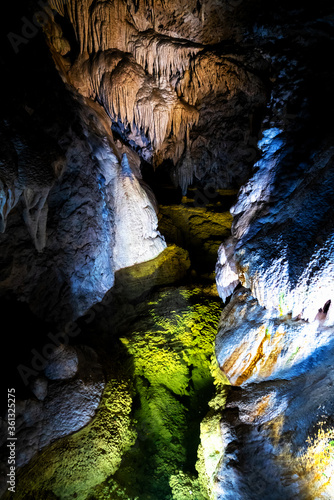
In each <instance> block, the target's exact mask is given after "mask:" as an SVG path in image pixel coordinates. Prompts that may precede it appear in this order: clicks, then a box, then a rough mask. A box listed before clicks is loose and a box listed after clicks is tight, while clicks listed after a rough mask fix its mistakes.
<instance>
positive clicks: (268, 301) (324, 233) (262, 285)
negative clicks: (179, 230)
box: [217, 129, 334, 321]
mask: <svg viewBox="0 0 334 500" xmlns="http://www.w3.org/2000/svg"><path fill="white" fill-rule="evenodd" d="M260 147H261V148H262V151H263V157H262V159H261V160H260V161H259V162H258V163H257V164H256V165H255V167H256V168H257V171H256V173H255V174H254V176H253V177H252V178H251V180H250V181H249V182H248V183H247V184H246V185H245V186H244V187H243V188H242V189H241V191H240V194H239V198H238V202H237V203H236V205H235V206H234V207H233V208H232V210H231V213H232V215H233V217H234V220H233V225H232V239H231V240H229V242H228V243H225V244H224V245H223V246H222V248H221V251H220V255H221V257H220V261H218V266H217V284H218V287H219V290H220V291H221V295H222V297H224V298H225V297H226V295H227V292H226V290H229V291H230V290H231V287H230V284H231V283H234V284H235V283H236V281H237V280H239V281H240V282H241V283H242V285H243V286H245V287H246V288H250V289H251V290H252V293H253V296H254V297H256V298H257V299H258V300H259V302H260V304H261V305H263V306H264V307H266V308H267V309H268V310H276V311H277V312H278V311H280V312H284V313H288V312H291V313H292V316H293V317H300V318H303V319H305V320H309V321H313V320H314V319H315V317H316V315H317V313H318V311H319V309H323V308H324V306H325V304H326V303H327V301H328V300H332V296H333V293H334V289H333V278H332V277H333V275H334V269H333V225H332V219H333V216H332V211H333V207H332V201H331V200H332V196H333V193H332V190H331V185H332V177H333V171H334V169H333V154H334V150H333V148H332V147H331V146H328V144H324V145H323V146H322V148H321V149H320V150H319V151H317V152H314V154H313V155H312V157H311V158H310V159H309V161H308V163H302V164H299V165H297V166H296V168H295V169H292V167H291V166H290V161H292V158H289V157H291V155H293V153H292V151H291V150H290V149H289V148H288V146H287V145H286V143H285V141H284V134H283V133H281V131H280V130H279V129H267V130H266V131H265V132H264V135H263V139H262V140H261V142H260ZM314 192H316V193H317V194H316V197H314V195H313V193H314ZM231 246H232V247H234V252H233V253H231V252H230V254H229V258H228V259H226V250H227V248H231ZM231 268H234V270H235V271H234V273H232V274H231V272H230V271H228V269H231ZM326 312H327V311H326ZM330 318H331V312H330V309H329V310H328V314H326V320H327V321H332V320H331V319H330Z"/></svg>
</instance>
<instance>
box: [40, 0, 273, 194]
mask: <svg viewBox="0 0 334 500" xmlns="http://www.w3.org/2000/svg"><path fill="white" fill-rule="evenodd" d="M190 3H192V4H193V5H190V4H189V2H186V1H182V2H181V4H179V3H176V2H169V3H168V6H167V4H166V5H165V3H159V2H153V3H152V2H140V3H138V4H137V3H133V2H128V1H125V0H118V1H116V2H114V3H112V4H110V3H109V2H99V3H94V2H92V1H91V0H87V1H85V2H81V3H78V2H76V1H75V0H71V1H69V2H67V3H66V4H63V3H61V2H58V1H56V0H55V1H54V0H51V1H50V2H49V4H50V8H47V9H46V12H47V13H48V15H49V23H48V24H47V27H46V29H45V32H46V34H47V38H48V41H49V44H50V47H51V50H52V53H53V57H54V60H55V62H56V64H57V67H58V68H59V70H60V73H61V75H62V77H63V79H64V80H65V81H66V82H68V83H69V84H70V85H72V86H73V87H74V88H75V89H76V90H78V91H79V92H80V93H81V95H84V96H85V97H87V98H90V99H93V100H97V101H98V102H99V103H100V104H101V105H102V106H103V107H104V109H105V110H106V111H107V113H108V115H109V116H110V118H111V120H112V127H113V130H115V131H117V132H118V133H119V134H121V136H122V138H123V139H124V140H125V141H126V142H127V143H128V144H130V145H131V146H134V147H135V148H136V150H137V151H138V152H139V154H140V155H141V157H142V158H143V159H145V160H146V161H148V162H151V163H152V164H154V165H155V167H157V166H159V165H161V164H162V163H163V162H166V161H167V160H169V161H170V162H172V164H173V165H174V167H175V168H174V169H173V172H170V174H171V175H172V177H173V178H174V180H175V182H176V184H179V185H180V186H181V188H182V190H183V192H184V193H185V192H186V191H187V187H188V186H189V185H190V184H192V182H193V180H194V179H195V178H196V179H199V180H201V179H202V180H203V182H204V183H208V181H209V178H210V179H211V180H212V175H213V174H214V177H215V185H216V187H231V186H233V185H235V184H239V185H240V183H241V182H243V181H244V180H246V178H247V174H248V172H249V167H250V165H251V163H252V161H253V159H254V151H255V148H254V140H253V138H254V136H256V134H257V129H256V127H257V125H256V120H254V121H253V125H251V126H250V123H249V116H253V114H258V113H259V112H260V110H261V109H262V108H263V106H264V105H265V101H266V97H267V78H268V73H267V69H268V64H267V62H266V61H265V59H263V57H262V55H261V53H260V52H257V51H254V50H252V51H251V53H250V52H249V53H248V52H247V50H242V51H239V50H238V51H234V50H233V49H232V50H230V48H229V47H228V46H227V47H226V49H224V50H223V51H222V50H221V48H218V47H216V46H215V44H217V43H218V42H222V41H226V40H227V39H228V36H229V35H230V33H228V31H227V30H226V22H225V18H224V15H225V14H222V13H221V12H220V7H219V6H218V5H216V4H215V2H206V4H205V5H204V4H203V5H202V3H201V2H195V1H193V2H190ZM170 19H173V22H172V23H171V22H170ZM211 30H212V31H211ZM70 31H72V32H73V33H75V37H74V36H72V37H71V38H70V39H69V38H68V35H69V33H70ZM66 37H67V38H66ZM208 76H209V77H208ZM212 108H214V110H215V112H214V113H212V111H211V109H212ZM231 124H233V125H232V126H231ZM236 136H238V138H239V147H238V150H236V148H235V138H236ZM218 145H219V148H218ZM203 164H205V165H206V167H205V169H203ZM209 166H210V167H209ZM208 167H209V171H208Z"/></svg>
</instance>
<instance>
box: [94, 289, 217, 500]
mask: <svg viewBox="0 0 334 500" xmlns="http://www.w3.org/2000/svg"><path fill="white" fill-rule="evenodd" d="M220 313H221V301H220V300H219V297H218V296H217V293H216V290H215V287H213V286H209V287H193V288H189V287H188V288H183V287H180V288H176V289H165V290H163V291H161V292H159V293H158V294H156V295H155V296H154V298H151V299H150V300H149V301H148V302H147V303H146V313H145V314H144V315H143V317H141V318H140V319H139V321H137V322H136V323H135V324H134V325H133V327H132V328H131V330H129V331H128V332H127V333H126V335H125V334H124V333H123V335H122V337H121V341H122V342H123V344H124V346H125V347H126V349H127V352H128V353H129V355H130V359H131V362H132V370H133V380H134V387H135V392H136V396H135V398H134V406H133V418H134V421H135V422H136V423H137V425H136V429H137V433H138V437H137V441H136V443H135V445H134V446H133V447H132V448H131V449H130V450H129V451H128V452H127V453H126V454H125V455H124V457H123V461H122V464H121V466H120V468H119V469H118V470H117V472H116V473H115V474H114V475H113V476H111V477H110V478H109V480H108V481H106V482H105V483H104V484H102V485H100V486H99V487H97V488H96V489H95V492H94V497H93V498H95V499H99V500H102V499H103V500H104V499H105V500H107V499H109V498H112V499H116V500H117V499H119V500H129V499H138V500H159V499H161V500H183V499H189V498H194V499H196V500H207V499H208V498H209V497H208V494H207V487H206V486H207V485H206V484H205V481H206V477H202V479H201V478H199V477H198V472H197V470H196V467H195V465H196V461H197V450H198V445H199V442H200V422H201V420H202V419H203V417H204V415H205V414H206V413H207V411H208V409H209V408H208V406H207V404H208V401H209V400H210V398H211V397H212V395H213V393H214V384H213V377H212V374H211V360H212V356H213V343H214V338H215V335H216V331H217V325H218V322H219V317H220Z"/></svg>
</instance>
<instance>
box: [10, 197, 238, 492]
mask: <svg viewBox="0 0 334 500" xmlns="http://www.w3.org/2000/svg"><path fill="white" fill-rule="evenodd" d="M217 200H218V201H219V200H221V195H219V196H218V195H217ZM228 200H230V194H229V195H228ZM187 203H188V204H189V205H191V202H190V201H189V198H187V199H184V198H183V204H179V205H176V204H174V205H170V206H167V205H165V210H166V211H167V210H168V209H170V210H171V213H173V210H174V211H175V210H178V216H179V218H181V217H182V216H183V217H184V219H183V220H185V221H189V219H190V220H191V217H194V215H193V212H192V210H194V209H195V210H196V207H193V206H190V208H188V207H187ZM219 207H220V204H218V205H217V209H218V210H219ZM183 208H184V214H182V210H183ZM209 208H210V212H209V213H210V217H207V216H206V214H207V212H208V207H202V208H198V209H197V212H196V218H197V219H198V218H199V217H200V214H203V217H202V219H203V221H202V222H203V224H204V225H205V224H206V225H207V227H206V228H205V231H203V232H202V234H199V233H198V234H197V240H195V242H196V244H197V247H195V253H194V255H196V252H198V251H199V245H200V244H202V258H203V262H204V266H203V272H202V273H201V268H200V265H199V264H198V261H196V260H195V265H193V264H192V262H191V261H190V259H189V257H188V254H187V252H186V251H185V250H183V249H182V248H180V247H177V246H176V245H175V243H174V242H171V243H170V244H169V246H168V247H167V249H166V251H165V252H163V254H162V255H161V256H160V257H158V258H156V259H153V260H152V261H149V262H146V263H143V264H138V265H136V266H132V267H130V268H127V269H122V270H120V271H119V272H118V273H116V284H115V287H114V288H113V289H112V290H111V291H110V292H109V294H108V296H107V297H106V298H105V300H104V301H102V302H101V303H100V304H99V305H97V306H95V307H93V308H92V310H91V311H89V312H88V313H87V314H86V315H85V316H84V317H82V318H79V319H78V321H77V322H76V324H77V325H78V329H79V331H80V334H79V335H78V336H77V337H75V338H74V339H72V340H71V346H73V347H78V348H80V346H81V345H82V344H83V345H85V346H88V347H89V348H92V349H93V350H94V351H95V352H96V353H97V355H98V358H99V360H100V363H101V364H102V368H103V372H104V375H105V380H106V385H105V389H104V392H103V395H102V399H101V402H100V404H99V406H98V408H97V411H96V414H95V417H94V418H93V420H92V421H91V422H90V423H88V425H86V426H85V427H84V428H83V429H81V430H79V431H78V432H74V433H73V434H71V435H69V436H66V437H64V438H62V439H59V440H57V441H56V442H54V443H52V444H50V445H49V446H47V447H46V448H45V449H43V450H42V451H41V452H40V453H39V454H38V455H37V456H36V457H34V458H33V460H32V462H31V463H29V464H28V465H27V466H26V467H24V468H23V469H22V471H21V472H20V479H19V494H21V495H24V494H25V493H24V492H26V491H31V492H32V494H33V495H36V496H35V497H34V498H38V496H37V492H46V494H47V495H49V496H48V497H47V498H90V499H91V500H93V499H95V500H100V499H115V500H117V499H119V500H121V499H123V500H130V499H131V500H132V499H134V498H136V499H138V500H149V499H151V500H152V499H164V500H167V499H170V500H181V499H184V498H196V500H206V499H207V492H206V487H205V485H203V484H202V479H201V472H202V473H204V465H203V462H202V461H201V460H199V457H198V449H199V448H198V447H199V445H200V424H201V422H202V421H203V418H204V417H205V415H206V414H207V413H208V411H209V410H210V408H209V406H208V402H209V401H210V400H211V399H212V397H213V395H214V391H215V389H214V387H215V386H214V373H213V372H214V369H215V357H214V339H215V336H216V333H217V327H218V322H219V318H220V314H221V309H222V302H221V299H220V298H219V296H218V294H217V290H216V285H215V282H214V268H213V267H212V266H211V269H210V267H209V266H210V257H211V256H210V255H209V257H208V259H207V256H208V253H209V252H207V251H206V250H205V242H206V241H207V239H208V238H210V236H213V237H214V236H215V234H211V233H210V230H211V228H213V229H214V230H215V231H217V228H216V225H217V224H218V225H219V224H220V220H221V219H220V216H221V214H220V213H217V222H216V221H215V220H214V212H213V208H214V207H213V206H212V204H211V206H210V207H209ZM189 214H190V215H189ZM167 217H168V216H167ZM226 217H227V215H226ZM179 220H180V219H179ZM163 223H164V221H163V220H162V221H161V224H163ZM224 224H225V226H224V227H225V232H226V233H227V232H228V228H227V227H226V223H225V221H224ZM183 228H184V226H182V225H180V226H179V230H180V234H182V233H181V231H182V229H183ZM189 228H190V230H189ZM196 228H197V226H196V225H195V226H193V227H192V226H191V225H190V224H189V225H188V227H185V230H186V231H188V234H187V238H188V239H186V238H185V237H184V235H182V237H183V238H184V240H183V241H186V242H187V244H188V245H189V246H188V248H189V251H190V252H189V253H191V251H192V249H193V248H192V239H191V238H192V237H194V238H196ZM191 231H193V232H191ZM200 238H201V239H200ZM168 243H169V242H168ZM197 255H199V254H197ZM180 259H184V265H183V267H182V266H181V263H180ZM176 262H178V267H177V266H176V265H175V264H176ZM171 276H172V281H173V282H170V279H171ZM165 281H166V282H165ZM201 468H203V470H202V471H201ZM92 470H93V471H94V472H92ZM34 471H36V472H34ZM37 471H38V473H37ZM49 477H52V492H53V493H52V494H54V495H55V497H53V496H52V494H51V490H50V491H49V492H48V488H50V484H49V479H48V478H49ZM87 492H89V495H90V496H89V497H87V496H86V495H87ZM22 498H23V496H22Z"/></svg>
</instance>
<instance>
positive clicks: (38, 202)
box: [0, 100, 166, 322]
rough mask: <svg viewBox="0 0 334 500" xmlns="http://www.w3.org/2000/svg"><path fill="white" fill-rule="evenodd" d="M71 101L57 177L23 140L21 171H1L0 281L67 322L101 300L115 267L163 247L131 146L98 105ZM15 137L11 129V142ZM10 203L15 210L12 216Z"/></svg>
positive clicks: (154, 253) (149, 255) (39, 311)
mask: <svg viewBox="0 0 334 500" xmlns="http://www.w3.org/2000/svg"><path fill="white" fill-rule="evenodd" d="M71 105H72V110H73V113H74V114H75V116H76V118H74V122H75V126H73V128H70V129H68V130H67V131H62V133H61V134H60V137H59V139H58V142H59V143H60V145H61V148H60V146H58V149H61V150H62V152H63V156H62V160H61V166H62V168H61V171H59V168H58V170H56V172H57V175H58V177H56V176H55V174H54V175H53V174H52V172H51V173H50V172H49V170H48V169H50V168H51V169H52V168H53V167H49V165H48V163H47V162H46V161H45V162H44V163H41V162H40V163H38V157H37V156H36V155H35V153H34V150H32V149H30V150H27V149H24V148H23V146H22V148H21V149H22V151H23V152H21V153H20V154H21V159H20V160H19V174H18V177H17V178H14V177H13V176H12V177H13V179H12V181H11V180H10V179H9V177H8V175H9V174H7V173H6V171H5V170H4V172H5V173H4V175H3V176H2V179H3V186H4V189H5V190H7V191H6V193H7V194H6V196H7V198H4V203H3V214H4V216H3V229H5V221H7V229H6V231H5V232H4V234H3V235H2V238H1V239H0V247H1V248H2V255H3V259H4V262H5V263H6V266H4V267H3V268H2V270H1V273H2V276H1V277H2V280H1V283H0V289H1V291H2V293H5V292H8V291H9V290H10V291H11V292H14V294H17V295H18V296H19V297H20V298H21V299H23V300H26V301H27V302H29V304H30V306H31V309H32V310H33V311H34V312H35V313H36V314H38V315H39V316H42V317H44V318H48V319H49V320H54V319H57V321H59V320H60V321H63V322H66V321H69V320H70V319H74V318H76V317H78V316H79V315H80V314H83V313H84V312H85V311H86V310H88V309H89V308H90V307H91V306H92V305H93V304H94V303H95V302H97V301H98V300H101V299H102V298H103V296H104V295H105V293H106V292H107V291H108V290H109V289H110V288H111V287H112V286H113V283H114V272H115V270H117V269H120V268H122V267H126V266H131V265H133V264H135V263H138V262H142V261H145V260H150V259H152V258H154V257H156V256H157V255H158V254H159V253H160V252H161V251H162V250H163V249H164V248H165V247H166V244H165V242H164V239H163V237H162V236H161V235H160V233H159V232H158V231H157V224H158V220H157V215H156V212H155V207H154V203H155V202H154V201H153V200H154V197H153V198H152V193H148V192H147V191H146V190H145V189H144V188H143V187H142V186H141V184H140V179H138V178H137V177H136V176H135V173H134V172H136V173H137V175H140V173H139V172H138V169H137V165H136V158H135V156H134V153H131V152H130V153H129V159H128V157H127V153H128V151H127V150H126V149H124V148H123V149H122V150H121V154H122V156H121V154H120V152H119V151H118V150H117V147H116V145H115V144H114V142H113V139H112V136H111V132H108V119H107V117H106V116H104V115H103V114H102V113H101V111H100V109H99V107H98V106H96V105H94V104H93V103H88V104H87V103H85V102H84V101H80V102H78V101H76V100H73V101H72V102H71ZM75 127H76V130H75ZM17 141H18V139H17V138H16V137H15V136H14V138H13V139H12V143H13V144H14V143H15V144H17ZM9 144H11V143H9ZM13 147H14V146H13ZM17 147H18V146H17ZM25 151H26V152H25ZM24 152H25V153H24ZM24 154H26V155H28V154H29V155H30V156H29V158H30V159H29V161H26V157H25V156H24ZM48 154H50V155H51V154H53V150H51V151H50V153H48ZM44 156H45V157H46V155H44ZM19 158H20V157H19ZM122 158H123V159H122ZM35 162H37V163H35ZM59 162H60V160H59V161H58V160H57V161H56V162H55V164H56V165H57V166H58V167H59V165H60V163H59ZM31 164H33V165H36V166H34V167H33V168H32V167H31ZM132 168H133V171H132ZM34 172H35V173H34ZM36 172H38V174H37V173H36ZM48 172H49V173H48ZM60 174H61V175H60ZM10 182H12V184H10ZM34 183H35V184H34ZM5 186H6V187H5ZM10 186H11V187H10ZM15 186H17V187H15ZM34 186H37V187H36V189H37V191H36V189H35V188H34ZM5 200H9V201H8V202H7V201H5ZM10 204H11V206H12V208H14V205H15V204H16V211H15V212H13V213H11V214H10V218H9V219H8V220H7V216H8V213H9V205H10ZM21 214H22V215H21ZM21 217H22V218H23V220H24V222H25V223H26V226H27V228H28V231H27V230H26V229H24V227H23V226H22V222H21ZM31 239H32V241H33V243H34V247H33V246H32V245H31V243H30V241H31ZM18 241H19V242H20V243H18ZM22 245H25V250H24V252H23V253H24V256H23V253H22V252H20V250H19V247H20V246H22ZM35 248H36V249H37V252H36V251H35ZM40 297H45V299H44V300H43V301H41V300H40Z"/></svg>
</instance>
